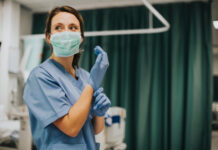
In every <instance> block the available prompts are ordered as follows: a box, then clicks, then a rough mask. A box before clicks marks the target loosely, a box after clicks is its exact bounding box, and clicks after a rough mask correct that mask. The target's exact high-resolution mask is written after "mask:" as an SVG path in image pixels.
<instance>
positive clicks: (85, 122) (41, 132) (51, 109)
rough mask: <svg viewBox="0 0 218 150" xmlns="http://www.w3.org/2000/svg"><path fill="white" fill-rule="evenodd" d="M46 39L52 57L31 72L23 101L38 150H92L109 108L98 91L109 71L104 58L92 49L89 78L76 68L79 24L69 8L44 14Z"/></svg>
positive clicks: (80, 33) (81, 29) (80, 39)
mask: <svg viewBox="0 0 218 150" xmlns="http://www.w3.org/2000/svg"><path fill="white" fill-rule="evenodd" d="M45 35H46V41H47V42H48V43H49V44H50V45H51V48H52V56H51V57H50V58H49V59H47V60H46V61H45V62H44V63H42V64H40V65H39V66H38V67H36V68H34V69H33V71H31V73H30V76H29V78H28V80H27V82H26V85H25V90H24V96H23V98H24V101H25V102H26V104H27V106H28V110H29V116H30V122H31V131H32V135H33V139H34V142H35V144H36V146H37V149H38V150H75V149H76V150H96V149H98V148H99V145H98V144H96V143H95V138H94V135H95V134H97V133H99V132H101V131H102V130H103V128H104V114H105V113H106V111H107V110H108V108H109V107H110V104H111V103H110V101H109V99H108V98H107V96H106V95H105V94H104V93H103V89H102V88H99V87H100V84H101V82H102V79H103V77H104V75H105V72H106V70H107V68H108V66H109V63H108V58H107V54H106V53H105V52H104V51H103V50H102V49H101V47H99V46H97V47H95V49H94V52H95V54H96V55H97V59H96V62H95V64H94V65H93V67H92V69H91V71H90V73H88V72H86V71H85V70H83V69H82V68H79V66H78V61H79V58H80V55H81V54H80V51H79V48H80V46H81V45H82V43H83V40H84V22H83V19H82V16H81V15H80V14H79V12H78V11H76V10H75V9H73V8H71V7H69V6H63V7H56V8H54V9H53V10H52V11H51V12H50V13H49V16H48V18H47V23H46V29H45Z"/></svg>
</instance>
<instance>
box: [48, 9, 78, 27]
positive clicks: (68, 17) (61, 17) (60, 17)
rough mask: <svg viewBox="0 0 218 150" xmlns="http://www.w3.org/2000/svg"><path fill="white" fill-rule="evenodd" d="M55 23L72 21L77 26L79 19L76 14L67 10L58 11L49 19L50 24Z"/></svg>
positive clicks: (69, 22)
mask: <svg viewBox="0 0 218 150" xmlns="http://www.w3.org/2000/svg"><path fill="white" fill-rule="evenodd" d="M57 23H62V24H71V23H73V24H76V25H78V26H79V25H80V24H79V20H78V19H77V18H76V16H74V15H73V14H71V13H68V12H59V13H58V14H56V15H55V16H54V17H53V18H52V20H51V25H55V24H57Z"/></svg>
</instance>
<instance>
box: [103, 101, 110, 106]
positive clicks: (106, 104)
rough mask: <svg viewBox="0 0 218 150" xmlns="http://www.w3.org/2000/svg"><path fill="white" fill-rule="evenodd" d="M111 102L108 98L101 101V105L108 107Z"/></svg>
mask: <svg viewBox="0 0 218 150" xmlns="http://www.w3.org/2000/svg"><path fill="white" fill-rule="evenodd" d="M110 105H111V103H110V101H109V100H106V101H104V102H103V103H102V107H110Z"/></svg>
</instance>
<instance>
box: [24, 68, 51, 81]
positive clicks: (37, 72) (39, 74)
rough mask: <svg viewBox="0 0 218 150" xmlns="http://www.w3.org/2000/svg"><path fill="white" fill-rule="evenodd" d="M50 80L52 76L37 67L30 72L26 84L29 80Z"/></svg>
mask: <svg viewBox="0 0 218 150" xmlns="http://www.w3.org/2000/svg"><path fill="white" fill-rule="evenodd" d="M51 78H52V76H51V75H50V74H49V73H48V72H47V71H46V70H45V69H44V68H43V67H41V66H40V65H39V66H37V67H35V68H34V69H33V70H32V71H31V72H30V74H29V77H28V79H27V82H28V81H30V80H45V79H46V80H48V79H51Z"/></svg>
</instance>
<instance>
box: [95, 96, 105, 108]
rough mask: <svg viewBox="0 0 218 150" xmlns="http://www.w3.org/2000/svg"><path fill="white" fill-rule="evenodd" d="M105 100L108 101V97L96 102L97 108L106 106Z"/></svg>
mask: <svg viewBox="0 0 218 150" xmlns="http://www.w3.org/2000/svg"><path fill="white" fill-rule="evenodd" d="M105 101H107V99H106V98H105V97H102V98H101V100H100V101H98V102H97V103H96V104H95V106H96V108H97V109H100V108H102V107H104V105H103V104H104V103H105Z"/></svg>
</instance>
